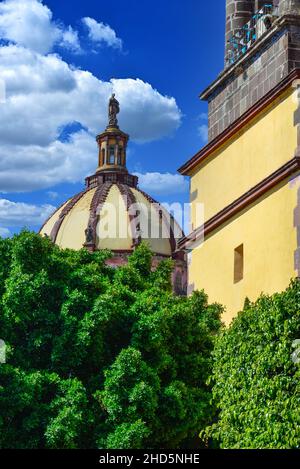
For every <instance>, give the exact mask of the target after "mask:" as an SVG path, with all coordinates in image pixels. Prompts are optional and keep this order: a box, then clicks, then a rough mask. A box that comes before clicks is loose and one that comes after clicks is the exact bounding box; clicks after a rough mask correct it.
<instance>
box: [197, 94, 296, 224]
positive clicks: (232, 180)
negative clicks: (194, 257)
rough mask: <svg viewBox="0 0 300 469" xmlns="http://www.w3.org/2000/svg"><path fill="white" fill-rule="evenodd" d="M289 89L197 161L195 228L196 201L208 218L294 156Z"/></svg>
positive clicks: (292, 99) (292, 98)
mask: <svg viewBox="0 0 300 469" xmlns="http://www.w3.org/2000/svg"><path fill="white" fill-rule="evenodd" d="M293 93H294V90H293V89H290V90H288V91H287V92H285V93H284V94H282V95H281V96H280V98H278V99H277V100H275V101H274V102H273V103H272V105H270V106H269V107H268V108H267V109H265V110H264V111H263V112H262V113H261V114H260V115H259V116H257V117H256V118H255V119H254V120H253V121H252V122H251V123H250V124H248V125H247V126H246V127H245V128H244V129H242V130H241V131H240V132H238V133H237V134H236V135H235V137H234V138H231V139H230V141H229V142H227V143H226V144H224V145H223V147H222V148H220V149H218V150H217V151H215V152H214V153H213V154H212V155H210V156H209V157H208V159H207V160H206V161H204V162H203V163H202V164H200V165H198V167H197V168H196V169H195V170H194V172H193V174H192V175H191V176H192V177H191V194H192V195H195V194H196V198H192V202H193V204H192V223H193V228H197V225H198V224H199V222H198V223H197V220H196V212H195V207H196V205H195V203H197V202H199V203H204V218H205V220H207V219H209V218H211V217H212V216H213V215H215V214H216V213H217V212H219V211H220V210H221V209H223V208H224V207H225V206H226V205H228V204H230V203H231V202H233V201H234V200H235V199H237V198H238V197H240V196H241V195H242V194H243V193H245V192H247V191H248V190H249V189H250V188H251V187H253V186H255V185H256V184H257V183H259V182H260V181H261V180H263V179H264V178H265V177H267V176H269V175H270V174H271V173H272V172H274V171H275V170H277V169H278V168H279V167H280V166H282V165H283V164H284V163H285V162H287V161H288V160H290V159H291V158H293V156H294V153H295V149H296V147H297V129H296V127H294V126H293V118H294V112H295V111H296V109H297V101H296V99H294V95H293Z"/></svg>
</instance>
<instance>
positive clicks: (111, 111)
mask: <svg viewBox="0 0 300 469" xmlns="http://www.w3.org/2000/svg"><path fill="white" fill-rule="evenodd" d="M119 112H120V104H119V101H117V100H116V98H115V94H112V96H111V98H110V100H109V105H108V126H109V127H118V119H117V114H119Z"/></svg>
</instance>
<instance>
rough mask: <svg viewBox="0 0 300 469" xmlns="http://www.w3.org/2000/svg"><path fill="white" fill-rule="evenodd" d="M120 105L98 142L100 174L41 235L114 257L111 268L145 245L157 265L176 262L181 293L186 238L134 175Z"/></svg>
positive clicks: (91, 178) (111, 103)
mask: <svg viewBox="0 0 300 469" xmlns="http://www.w3.org/2000/svg"><path fill="white" fill-rule="evenodd" d="M119 111H120V108H119V103H118V101H117V100H116V99H115V96H114V95H112V97H111V98H110V101H109V112H108V114H109V123H108V126H107V128H106V129H105V131H104V132H103V133H101V134H100V135H98V136H97V138H96V141H97V143H98V149H99V154H98V168H97V170H96V173H95V174H93V175H92V176H89V177H87V178H86V181H85V183H86V184H85V188H84V189H83V190H82V191H81V192H80V193H79V194H77V195H75V196H74V197H72V198H70V199H69V200H67V201H66V202H65V203H64V204H63V205H62V206H61V207H60V208H58V209H57V210H56V212H55V213H53V215H52V216H51V217H50V218H49V219H48V220H47V221H46V222H45V224H44V225H43V226H42V228H41V229H40V234H41V235H46V236H49V237H50V238H51V239H52V241H53V242H54V243H56V244H57V245H58V246H60V247H61V248H63V249H65V248H70V249H76V250H77V249H81V248H82V247H85V248H86V249H88V250H89V251H95V250H100V249H108V250H110V251H112V253H113V258H112V259H111V260H110V261H109V262H110V264H111V265H122V264H123V263H125V262H127V256H128V254H130V253H131V252H132V251H133V250H134V249H135V247H136V246H137V245H138V244H139V243H140V242H141V241H142V240H145V241H147V242H148V244H149V246H150V248H151V250H152V251H153V253H154V263H155V262H158V261H159V260H161V259H162V258H164V257H172V258H173V259H174V260H175V264H176V268H175V270H174V275H173V276H174V282H175V283H176V285H177V287H176V290H177V291H178V292H179V293H183V292H184V291H185V288H186V262H185V256H184V253H183V252H181V251H179V250H178V249H177V240H179V239H180V238H182V236H183V232H182V230H181V228H180V226H179V225H178V223H176V221H175V220H174V218H173V216H172V215H170V214H169V213H168V211H167V210H166V209H165V208H164V207H163V206H162V205H160V204H159V203H158V202H156V201H155V200H154V199H152V197H150V196H149V195H148V194H146V193H145V192H143V191H142V190H141V189H140V188H139V187H138V177H137V176H135V175H132V174H129V173H128V170H127V168H126V148H127V143H128V140H129V136H128V135H127V134H126V133H124V132H122V131H121V130H120V129H119V126H118V120H117V114H118V113H119Z"/></svg>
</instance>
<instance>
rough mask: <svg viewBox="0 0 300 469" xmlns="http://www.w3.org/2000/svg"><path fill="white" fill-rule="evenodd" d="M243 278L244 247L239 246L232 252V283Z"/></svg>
mask: <svg viewBox="0 0 300 469" xmlns="http://www.w3.org/2000/svg"><path fill="white" fill-rule="evenodd" d="M243 278H244V245H243V244H241V245H240V246H238V247H237V248H236V249H235V250H234V283H238V282H240V281H241V280H243Z"/></svg>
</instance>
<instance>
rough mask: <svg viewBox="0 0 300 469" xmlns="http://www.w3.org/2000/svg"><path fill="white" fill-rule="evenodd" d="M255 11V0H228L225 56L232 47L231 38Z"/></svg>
mask: <svg viewBox="0 0 300 469" xmlns="http://www.w3.org/2000/svg"><path fill="white" fill-rule="evenodd" d="M254 11H255V0H244V1H240V0H226V31H225V57H227V53H228V50H229V48H230V45H229V43H228V41H229V39H230V38H231V37H232V36H233V34H234V33H235V31H236V30H237V29H240V28H242V27H243V26H244V25H245V24H246V23H247V22H248V21H249V20H250V18H251V16H252V14H253V13H254ZM225 62H226V60H225Z"/></svg>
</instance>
